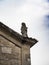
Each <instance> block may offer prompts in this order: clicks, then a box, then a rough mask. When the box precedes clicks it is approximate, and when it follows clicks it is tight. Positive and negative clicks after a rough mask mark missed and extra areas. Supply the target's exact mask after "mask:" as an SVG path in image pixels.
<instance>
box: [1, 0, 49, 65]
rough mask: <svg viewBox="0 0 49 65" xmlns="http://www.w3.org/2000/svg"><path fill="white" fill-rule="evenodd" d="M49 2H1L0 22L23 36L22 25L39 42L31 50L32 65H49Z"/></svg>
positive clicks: (39, 0) (8, 0)
mask: <svg viewBox="0 0 49 65" xmlns="http://www.w3.org/2000/svg"><path fill="white" fill-rule="evenodd" d="M48 6H49V0H0V21H1V22H3V23H4V24H6V25H7V26H9V27H10V28H12V29H13V30H15V31H16V32H18V33H20V34H21V30H20V29H21V23H22V22H25V23H26V25H27V27H28V36H29V37H32V38H36V39H37V40H38V41H39V42H38V43H37V44H36V45H34V46H33V47H32V48H31V50H30V51H31V65H49V7H48Z"/></svg>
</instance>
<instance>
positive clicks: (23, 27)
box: [21, 22, 28, 37]
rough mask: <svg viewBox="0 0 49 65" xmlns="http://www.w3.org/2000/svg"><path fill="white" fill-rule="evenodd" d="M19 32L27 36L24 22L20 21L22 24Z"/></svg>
mask: <svg viewBox="0 0 49 65" xmlns="http://www.w3.org/2000/svg"><path fill="white" fill-rule="evenodd" d="M21 33H22V36H24V37H28V36H27V27H26V24H25V23H24V22H23V23H22V26H21Z"/></svg>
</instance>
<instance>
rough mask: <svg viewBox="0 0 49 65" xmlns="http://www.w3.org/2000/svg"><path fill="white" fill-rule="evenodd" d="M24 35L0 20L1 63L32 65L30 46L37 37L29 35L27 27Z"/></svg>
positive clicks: (4, 64)
mask: <svg viewBox="0 0 49 65" xmlns="http://www.w3.org/2000/svg"><path fill="white" fill-rule="evenodd" d="M22 28H23V29H22V31H21V33H22V35H20V34H19V33H17V32H15V31H13V30H12V29H10V28H9V27H7V26H6V25H4V24H2V23H1V22H0V65H31V61H30V47H32V46H33V45H34V44H35V43H37V40H36V39H32V38H29V37H28V36H27V27H25V29H24V27H22Z"/></svg>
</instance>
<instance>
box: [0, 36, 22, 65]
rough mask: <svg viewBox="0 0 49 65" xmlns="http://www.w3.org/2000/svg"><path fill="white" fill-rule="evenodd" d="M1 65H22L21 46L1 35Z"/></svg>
mask: <svg viewBox="0 0 49 65" xmlns="http://www.w3.org/2000/svg"><path fill="white" fill-rule="evenodd" d="M0 65H21V48H20V47H18V46H15V45H14V44H13V43H11V42H10V41H8V40H7V39H5V38H3V37H2V36H0Z"/></svg>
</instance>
